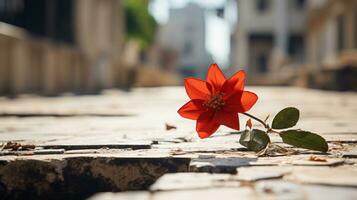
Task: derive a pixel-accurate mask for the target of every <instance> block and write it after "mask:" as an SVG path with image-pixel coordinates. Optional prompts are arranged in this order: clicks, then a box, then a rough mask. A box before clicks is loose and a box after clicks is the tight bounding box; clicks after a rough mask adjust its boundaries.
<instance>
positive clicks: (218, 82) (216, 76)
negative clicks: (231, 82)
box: [206, 64, 226, 93]
mask: <svg viewBox="0 0 357 200" xmlns="http://www.w3.org/2000/svg"><path fill="white" fill-rule="evenodd" d="M206 80H207V82H208V83H210V84H211V85H212V86H213V89H214V91H213V92H214V93H216V92H219V91H220V90H221V87H222V85H223V84H224V82H225V81H226V77H225V76H224V74H223V72H222V71H221V69H220V68H219V67H218V65H217V64H212V65H211V66H210V67H209V69H208V73H207V77H206Z"/></svg>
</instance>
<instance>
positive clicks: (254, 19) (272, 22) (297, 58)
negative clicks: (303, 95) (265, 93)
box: [231, 0, 307, 82]
mask: <svg viewBox="0 0 357 200" xmlns="http://www.w3.org/2000/svg"><path fill="white" fill-rule="evenodd" d="M306 2H307V1H305V0H289V1H286V0H249V1H247V0H237V6H238V23H237V28H236V31H235V32H234V33H233V35H232V53H231V63H232V66H233V70H232V71H235V70H237V69H240V68H243V69H245V70H246V71H248V74H249V75H250V76H251V77H254V78H255V79H257V80H262V79H264V78H266V77H269V78H268V79H269V80H272V79H274V76H277V74H280V75H281V74H282V73H285V72H286V71H289V70H283V69H285V68H284V67H286V66H288V65H291V63H295V64H297V63H301V62H302V61H303V59H304V51H305V45H304V44H305V41H304V34H305V27H306V22H305V21H306V7H307V6H306ZM290 67H291V66H290ZM254 78H253V79H254ZM253 82H254V81H253Z"/></svg>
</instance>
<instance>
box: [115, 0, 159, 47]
mask: <svg viewBox="0 0 357 200" xmlns="http://www.w3.org/2000/svg"><path fill="white" fill-rule="evenodd" d="M122 2H123V5H124V10H125V30H126V39H127V40H136V41H138V42H139V43H140V45H141V47H142V48H144V49H145V48H147V47H148V46H149V45H150V44H151V43H152V42H153V40H154V37H155V31H156V26H157V23H156V21H155V19H154V18H153V17H152V16H151V15H150V14H149V11H148V2H149V1H148V0H123V1H122Z"/></svg>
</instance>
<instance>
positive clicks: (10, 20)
mask: <svg viewBox="0 0 357 200" xmlns="http://www.w3.org/2000/svg"><path fill="white" fill-rule="evenodd" d="M122 14H123V9H122V5H121V1H120V0H96V1H87V0H36V1H33V0H0V93H10V94H17V93H23V92H39V93H44V94H58V93H61V92H93V91H96V90H98V89H102V88H108V87H116V86H121V85H123V84H124V82H125V78H126V76H125V72H123V68H122V66H121V64H120V63H121V62H120V60H121V52H122V46H123V35H124V34H123V33H124V30H123V16H122Z"/></svg>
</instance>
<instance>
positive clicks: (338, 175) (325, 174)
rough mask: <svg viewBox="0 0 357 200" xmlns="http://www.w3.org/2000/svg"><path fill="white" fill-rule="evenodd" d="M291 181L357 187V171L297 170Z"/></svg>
mask: <svg viewBox="0 0 357 200" xmlns="http://www.w3.org/2000/svg"><path fill="white" fill-rule="evenodd" d="M291 180H294V181H297V182H301V183H308V184H322V185H333V186H348V187H357V170H356V168H353V169H346V168H322V167H316V168H308V169H307V168H302V169H295V170H294V171H293V174H292V176H291Z"/></svg>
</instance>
